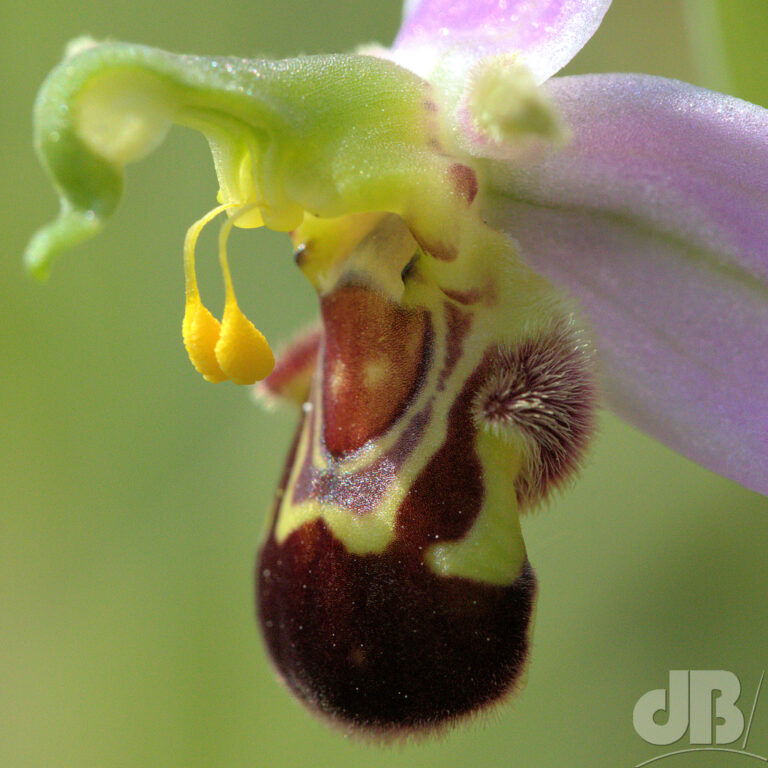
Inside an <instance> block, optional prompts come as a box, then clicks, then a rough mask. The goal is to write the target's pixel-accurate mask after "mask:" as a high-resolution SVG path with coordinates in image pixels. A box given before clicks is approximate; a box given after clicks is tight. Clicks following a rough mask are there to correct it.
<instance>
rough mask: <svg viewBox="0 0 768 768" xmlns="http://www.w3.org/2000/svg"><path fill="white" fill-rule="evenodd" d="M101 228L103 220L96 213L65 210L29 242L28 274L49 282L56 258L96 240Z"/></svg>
mask: <svg viewBox="0 0 768 768" xmlns="http://www.w3.org/2000/svg"><path fill="white" fill-rule="evenodd" d="M101 227H102V221H101V220H100V219H99V218H98V217H97V216H96V215H95V214H94V213H93V211H76V210H69V211H62V213H61V214H60V215H59V218H57V219H55V220H54V221H52V222H51V223H50V224H47V225H46V226H44V227H42V228H41V229H39V230H38V231H37V232H35V234H34V235H33V237H32V239H31V240H30V241H29V245H28V246H27V250H26V251H25V252H24V266H25V268H26V270H27V272H28V273H29V274H30V275H32V276H33V277H36V278H38V279H39V280H45V279H46V278H47V277H48V276H49V274H50V271H51V264H52V263H53V260H54V259H55V257H56V256H58V255H59V254H60V253H61V252H62V251H66V250H69V249H70V248H74V247H75V246H76V245H79V244H80V243H82V242H83V241H85V240H88V239H89V238H91V237H93V236H94V235H96V234H97V233H98V231H99V230H100V229H101Z"/></svg>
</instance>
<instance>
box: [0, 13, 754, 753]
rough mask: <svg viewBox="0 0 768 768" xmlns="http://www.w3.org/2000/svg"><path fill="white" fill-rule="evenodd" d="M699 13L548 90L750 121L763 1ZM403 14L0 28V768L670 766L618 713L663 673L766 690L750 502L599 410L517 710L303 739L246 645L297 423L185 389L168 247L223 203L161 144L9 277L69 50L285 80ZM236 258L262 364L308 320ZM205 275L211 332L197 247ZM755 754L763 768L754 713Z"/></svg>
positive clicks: (629, 21)
mask: <svg viewBox="0 0 768 768" xmlns="http://www.w3.org/2000/svg"><path fill="white" fill-rule="evenodd" d="M720 10H721V11H723V13H722V21H723V26H722V29H723V33H724V34H723V36H722V38H721V36H720V30H719V29H718V27H717V24H716V21H717V18H716V17H717V11H718V7H717V6H716V5H715V4H714V3H713V2H698V1H697V0H694V1H692V2H687V3H682V2H677V0H615V2H614V6H613V8H612V9H611V11H610V12H609V14H608V16H607V19H606V21H605V23H604V25H603V27H602V28H601V29H600V31H599V32H598V34H597V35H596V36H595V38H594V39H593V40H592V41H591V42H590V44H589V45H588V46H587V48H586V49H585V50H584V51H583V52H582V53H581V54H579V55H578V56H577V57H576V59H575V61H574V62H573V64H572V65H571V66H570V67H569V71H571V72H588V71H611V70H614V71H641V72H650V73H654V74H661V75H666V76H670V77H679V78H683V79H686V80H689V81H693V82H696V83H699V84H702V85H708V86H711V87H718V88H721V89H724V90H728V91H729V92H731V93H735V94H737V95H744V96H748V97H749V98H751V99H753V100H755V101H758V102H759V103H762V104H763V105H764V106H768V88H767V85H766V75H765V64H764V62H765V45H766V41H768V25H767V24H766V16H767V15H768V5H767V4H766V2H765V0H727V1H726V0H724V2H723V3H722V6H721V7H720ZM398 19H399V7H398V5H397V2H396V0H387V2H378V3H376V4H372V5H366V4H363V3H360V2H356V1H355V0H331V2H327V3H321V2H319V0H318V1H317V2H301V1H300V0H262V1H261V2H255V0H249V2H245V0H229V2H226V3H224V2H215V1H214V2H203V0H185V2H179V1H178V0H167V1H165V2H156V1H155V0H130V2H129V0H111V1H110V2H102V3H98V2H93V1H92V0H74V2H71V3H54V2H52V1H51V0H28V1H27V2H24V3H23V4H22V2H21V0H10V3H9V2H8V1H7V0H6V2H5V3H4V5H3V13H2V24H0V65H1V67H2V88H0V107H1V109H0V114H1V115H2V120H0V138H1V139H2V143H1V144H0V146H1V147H2V150H1V151H0V165H1V167H0V184H1V185H2V195H1V197H0V200H2V202H1V203H0V216H1V217H2V219H1V223H2V232H3V233H4V236H5V246H4V249H3V255H2V259H0V363H1V364H2V373H1V374H0V446H2V449H0V450H2V454H1V455H0V458H1V460H0V766H3V768H6V767H7V768H22V767H24V768H26V767H27V766H34V767H35V768H38V767H39V768H59V767H60V766H61V767H62V768H63V767H65V766H66V767H67V768H70V767H71V768H91V767H92V766H93V767H94V768H95V767H96V766H98V767H99V768H107V767H111V766H121V767H122V766H130V767H131V768H134V767H138V766H142V767H143V766H148V767H150V768H154V766H158V767H165V766H174V767H175V766H178V767H183V768H203V767H205V768H209V767H210V768H229V767H230V766H231V767H233V768H240V767H243V768H246V767H247V768H251V767H260V766H281V767H282V766H286V767H288V768H292V767H293V766H297V767H302V768H303V767H304V766H347V765H348V766H353V765H354V766H385V765H386V766H392V765H402V766H445V767H446V768H448V767H452V766H484V767H486V766H487V768H496V767H497V766H498V768H508V767H509V768H511V767H512V766H544V767H547V766H560V765H568V766H632V765H635V764H636V763H638V762H640V761H641V760H644V759H648V758H650V757H653V756H654V755H656V754H659V753H660V752H662V751H663V750H661V749H659V748H656V747H652V746H650V745H648V744H645V743H644V742H643V741H642V740H641V739H640V738H639V737H638V736H637V735H636V734H635V732H634V730H633V727H632V709H633V706H634V703H635V701H636V700H637V699H638V697H639V696H640V695H641V694H642V693H644V692H645V691H647V690H649V689H651V688H659V687H662V686H664V685H665V684H666V681H667V674H668V670H669V669H675V668H682V669H696V668H700V669H718V668H723V669H728V670H732V671H733V672H735V673H737V674H738V675H739V676H740V678H741V681H742V684H743V691H744V692H743V699H742V704H743V706H742V708H743V709H745V710H747V711H748V710H749V707H750V705H751V701H752V697H753V696H754V691H755V687H756V684H757V680H758V678H759V675H760V671H761V670H762V669H763V668H764V667H768V617H767V615H766V592H767V590H766V587H767V586H768V575H766V557H765V548H766V542H767V541H768V510H766V506H768V504H767V503H766V499H765V498H763V497H761V496H758V495H756V494H753V493H750V492H748V491H745V490H743V489H741V488H739V487H738V486H736V485H734V484H732V483H730V482H728V481H726V480H724V479H722V478H719V477H716V476H715V475H713V474H711V473H709V472H707V471H705V470H704V469H701V468H699V467H697V466H694V465H693V464H691V463H690V462H688V461H686V460H685V459H683V458H681V457H679V456H676V455H675V454H673V453H672V452H671V451H669V450H668V449H666V448H665V447H663V446H661V445H659V444H657V443H655V442H653V441H652V440H650V439H648V438H646V437H644V436H643V435H641V434H639V433H637V432H636V431H634V430H633V429H631V428H629V427H627V426H626V425H624V424H623V423H621V422H619V421H617V420H616V419H614V418H613V417H611V416H610V415H609V414H606V415H604V417H603V419H602V430H601V432H600V434H599V436H598V438H597V439H596V440H595V444H594V449H593V451H592V453H591V457H590V459H589V462H588V464H587V466H586V468H585V470H584V472H583V473H582V476H581V478H580V479H579V481H578V482H577V483H576V484H574V487H573V488H572V489H571V490H569V491H568V492H566V493H563V494H562V496H561V498H559V499H557V500H556V501H555V502H554V503H553V504H551V505H550V507H549V508H548V509H545V510H542V511H540V512H539V513H537V514H536V515H535V516H533V517H531V518H529V519H527V520H526V521H525V522H524V533H525V536H526V541H527V544H528V549H529V555H530V559H531V561H532V563H533V565H534V567H535V568H536V569H537V572H538V575H539V579H540V601H539V612H538V617H537V626H536V633H535V644H534V649H533V658H532V663H531V665H530V669H529V674H528V682H527V687H526V689H525V690H524V692H523V693H522V694H521V695H519V696H517V697H516V698H514V699H513V700H511V701H509V702H508V703H506V704H505V705H503V706H502V707H500V708H498V709H497V710H495V711H493V712H491V713H490V714H487V715H483V716H482V717H479V718H478V719H477V720H476V721H475V722H473V723H470V724H465V725H462V726H461V727H459V728H457V729H456V730H454V731H452V732H449V733H446V734H444V735H442V736H441V737H440V738H439V739H428V740H424V741H422V742H419V743H408V744H405V745H400V746H396V747H394V748H385V747H382V746H381V745H377V744H364V743H360V742H358V741H355V740H353V739H350V738H348V737H345V736H343V735H342V734H340V733H338V732H335V731H333V730H332V729H330V728H329V727H327V726H326V725H324V724H322V723H320V722H318V721H316V720H315V719H313V718H312V717H310V716H309V715H308V714H307V713H305V711H304V710H303V709H302V708H301V707H300V706H299V705H298V704H297V703H296V702H294V701H293V700H292V698H291V697H290V696H289V695H288V693H287V692H286V691H285V690H284V689H283V688H282V687H281V685H280V684H278V683H277V682H276V680H275V679H274V677H273V675H272V673H271V670H270V669H269V666H268V663H267V661H266V658H265V653H264V649H263V646H262V643H261V640H260V638H259V637H258V635H257V632H256V629H255V625H254V620H253V596H252V568H253V559H254V551H255V548H256V546H257V542H258V540H259V537H260V535H261V531H262V528H263V526H264V523H265V510H266V508H267V505H268V503H269V501H270V498H271V494H272V491H273V488H274V485H275V483H276V480H277V477H278V474H279V472H280V470H281V466H282V460H283V454H284V452H285V451H286V448H287V444H288V441H289V439H290V437H291V432H292V428H293V420H294V417H293V415H292V414H290V413H283V412H277V413H274V414H267V413H264V412H263V411H262V410H260V409H259V408H257V407H255V406H254V405H253V403H252V402H251V400H250V398H249V396H248V392H247V391H245V390H243V389H237V388H235V387H233V386H230V385H218V386H213V385H210V384H207V383H205V382H203V380H202V379H201V378H200V376H198V375H197V374H196V373H195V372H194V371H193V370H192V368H191V366H190V365H189V363H188V361H187V359H186V355H185V353H184V350H183V347H182V344H181V341H180V327H181V313H182V303H183V301H182V300H183V297H182V270H181V244H182V240H183V236H184V232H185V230H186V228H187V226H188V225H189V224H190V223H191V222H192V221H193V220H194V219H195V218H197V217H198V216H199V215H201V214H202V213H204V212H205V211H207V210H208V209H209V208H210V207H212V205H213V204H214V202H213V201H214V196H215V191H216V185H215V179H214V174H213V169H212V163H211V161H210V157H209V155H208V151H207V147H206V145H205V142H204V140H203V139H202V138H201V137H200V136H198V135H193V134H189V133H185V132H183V131H180V130H179V131H174V133H173V134H172V136H171V140H170V141H168V142H167V143H166V144H165V145H164V146H163V147H162V148H161V150H160V151H159V152H158V153H157V154H156V155H154V156H153V157H152V159H151V161H150V162H148V163H145V164H141V165H139V166H136V167H132V168H131V169H130V170H129V174H128V183H127V194H126V196H125V200H124V203H123V205H122V206H121V208H120V209H119V212H118V214H117V215H116V216H115V219H114V221H113V222H112V223H111V224H110V226H109V227H108V228H107V229H106V231H105V232H104V234H103V235H102V236H101V237H100V238H99V239H97V240H96V241H94V242H93V243H89V244H87V245H85V246H83V247H81V248H79V249H78V250H77V251H76V252H74V253H71V254H69V255H68V256H67V257H66V259H65V260H62V261H61V262H60V263H59V264H57V266H56V268H55V269H54V273H53V276H52V278H51V280H50V281H49V282H48V283H47V284H45V285H38V284H34V283H32V282H30V281H28V280H27V279H25V277H24V275H23V273H22V270H21V253H22V250H23V248H24V245H25V242H26V240H27V238H28V236H29V234H30V233H31V232H32V231H33V229H34V228H35V227H37V226H38V225H40V224H42V223H43V222H45V221H46V220H48V219H49V218H50V217H51V216H53V215H54V214H55V211H56V201H55V198H54V195H53V194H52V192H51V189H50V187H49V184H48V182H47V180H46V178H45V177H44V175H43V173H42V171H41V170H40V168H39V167H38V165H37V163H36V161H35V158H34V155H33V152H32V149H31V140H30V137H31V128H30V115H31V111H32V103H33V99H34V95H35V92H36V89H37V87H38V86H39V84H40V82H41V81H42V79H43V77H44V76H45V74H46V72H47V71H48V70H49V69H50V68H51V67H52V66H53V65H54V64H55V63H56V61H57V60H58V58H59V56H60V55H61V52H62V50H63V46H64V45H65V43H66V42H67V40H69V39H70V38H72V37H75V36H77V35H80V34H82V33H84V32H88V33H90V34H92V35H94V36H96V37H100V38H103V37H107V36H114V37H116V38H119V39H125V40H132V41H137V42H143V43H148V44H153V45H158V46H162V47H165V48H168V49H171V50H178V51H189V52H195V53H211V54H214V53H215V54H228V53H229V54H235V55H242V56H253V55H258V54H265V55H271V56H284V55H290V54H295V53H297V52H307V53H311V52H323V51H336V50H347V49H350V48H351V47H353V46H354V45H355V44H357V43H359V42H364V41H370V40H378V41H380V42H382V43H387V42H388V41H389V40H391V39H392V37H393V35H394V33H395V31H396V29H397V26H398ZM713 22H714V23H713ZM724 65H725V66H724ZM231 247H232V262H233V270H234V272H235V284H236V286H237V287H238V288H239V296H240V298H241V304H242V305H243V307H244V309H245V310H246V312H247V314H248V315H249V316H251V317H252V318H253V319H254V321H255V322H256V325H257V326H258V327H259V328H261V329H262V330H263V331H264V332H265V334H266V335H267V337H268V338H269V339H271V340H273V341H279V340H281V339H286V338H288V337H289V336H290V335H291V333H293V332H294V331H296V330H297V329H299V328H301V327H302V326H303V325H305V324H306V323H308V322H310V321H311V318H312V316H313V314H314V312H315V309H314V297H313V295H312V293H311V291H310V289H309V288H308V286H307V285H306V284H305V282H304V281H303V280H302V279H301V277H300V275H299V274H298V272H297V270H296V269H295V267H294V266H293V263H292V260H291V259H290V247H289V245H288V243H287V241H286V240H284V239H283V238H282V237H281V236H278V235H275V234H273V233H269V232H259V233H256V234H254V233H253V232H247V233H242V232H236V233H235V235H234V236H233V238H232V241H231ZM199 253H200V257H199V259H198V260H199V262H200V265H201V281H202V283H203V285H204V290H205V292H206V296H207V297H208V298H209V299H210V303H211V304H212V305H213V306H214V308H215V307H217V306H220V298H221V296H220V290H219V288H218V285H219V277H218V275H217V273H216V269H215V263H214V262H215V258H214V256H213V235H212V234H211V233H207V237H205V236H204V237H203V239H202V240H201V249H200V251H199ZM206 254H208V255H207V256H206ZM217 291H218V294H217ZM217 302H219V304H217ZM729 396H732V397H738V396H739V393H738V392H734V393H729ZM680 746H686V744H685V741H684V742H682V743H681V744H680ZM749 746H750V748H751V749H752V750H753V751H755V752H758V753H761V754H768V692H766V693H764V695H763V698H762V699H761V703H760V704H758V708H757V713H756V716H755V721H754V724H753V726H752V734H751V737H750V743H749ZM745 760H746V759H745V758H743V757H738V756H730V757H729V756H727V755H723V754H720V755H707V754H704V755H696V756H688V757H677V758H669V760H668V761H664V762H662V763H661V764H662V765H664V764H668V765H670V766H673V765H675V766H683V765H687V766H713V767H714V768H717V766H730V765H741V764H743V763H745Z"/></svg>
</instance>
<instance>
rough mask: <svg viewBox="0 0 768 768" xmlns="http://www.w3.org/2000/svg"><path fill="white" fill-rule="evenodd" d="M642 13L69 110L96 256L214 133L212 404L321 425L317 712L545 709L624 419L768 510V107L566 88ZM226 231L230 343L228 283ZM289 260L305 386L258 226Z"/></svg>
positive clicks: (190, 245) (322, 59) (312, 595)
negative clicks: (595, 44) (153, 162)
mask: <svg viewBox="0 0 768 768" xmlns="http://www.w3.org/2000/svg"><path fill="white" fill-rule="evenodd" d="M609 5H610V0H408V1H407V2H406V7H405V11H404V20H403V24H402V28H401V29H400V32H399V34H398V36H397V39H396V40H395V43H394V45H393V47H392V48H389V49H385V48H379V47H375V46H368V47H366V48H363V49H361V50H360V51H358V52H357V53H354V54H349V55H327V56H306V57H300V58H296V59H290V60H285V61H267V60H253V61H251V60H243V59H234V58H205V57H199V56H182V55H175V54H170V53H166V52H163V51H160V50H156V49H151V48H147V47H143V46H139V45H130V44H121V43H105V44H97V43H94V42H93V41H90V40H80V41H76V42H75V43H74V44H73V45H72V46H71V48H70V50H69V51H68V55H67V56H66V58H65V60H64V61H63V62H62V63H61V64H60V65H59V66H58V68H57V69H55V70H54V71H53V72H52V74H51V75H50V76H49V78H48V79H47V81H46V82H45V84H44V85H43V87H42V89H41V92H40V95H39V97H38V101H37V105H36V111H35V140H36V147H37V151H38V154H39V156H40V158H41V161H42V162H43V164H44V166H45V168H46V169H47V171H48V173H49V175H50V177H51V179H52V180H53V183H54V185H55V186H56V188H57V190H58V193H59V195H60V198H61V213H60V216H59V218H58V219H57V220H56V221H54V222H53V223H52V224H49V225H48V226H47V227H45V228H44V229H42V230H41V231H40V232H39V233H38V234H37V235H36V236H35V237H34V238H33V240H32V242H31V243H30V246H29V249H28V251H27V254H26V261H27V265H28V267H29V269H30V270H31V271H32V272H33V273H36V274H38V275H43V274H45V273H47V271H48V268H49V265H50V263H51V260H52V259H53V257H55V256H56V255H57V254H58V253H59V252H60V251H62V250H64V249H66V248H70V247H72V246H74V245H76V244H77V243H79V242H81V241H83V240H85V239H86V238H88V237H91V236H92V235H94V234H95V233H96V232H97V231H98V230H99V229H100V227H101V226H102V224H103V223H104V221H105V220H106V219H107V218H108V217H109V216H110V214H111V213H112V212H113V211H114V209H115V207H116V205H117V203H118V200H119V197H120V195H121V189H122V180H123V171H124V168H125V166H126V165H128V164H129V163H132V162H135V161H137V160H139V159H141V158H143V157H144V156H146V155H148V154H149V153H150V152H152V150H154V149H155V148H156V147H157V146H158V145H159V144H160V142H162V141H163V140H164V138H165V136H166V134H167V133H168V130H169V128H170V127H171V125H173V124H179V125H182V126H187V127H191V128H194V129H196V130H199V131H201V132H202V133H203V134H204V135H205V136H206V138H207V139H208V142H209V143H210V146H211V150H212V154H213V159H214V164H215V170H216V174H217V177H218V182H219V199H218V205H217V206H216V207H214V208H213V210H212V211H211V212H210V213H208V214H206V215H205V216H203V217H202V218H201V219H200V220H199V221H197V222H196V223H195V224H193V226H192V227H191V228H190V229H189V232H188V234H187V238H186V242H185V245H184V256H183V263H184V274H185V278H186V285H185V287H186V309H185V315H184V321H183V328H182V333H183V339H184V343H185V345H186V348H187V351H188V353H189V356H190V359H191V361H192V363H193V364H194V366H195V367H196V368H197V370H198V371H199V372H200V373H201V374H202V375H203V376H204V377H205V378H206V379H207V380H209V381H214V382H216V381H227V380H229V381H232V382H235V383H240V384H251V383H253V382H255V381H257V380H263V381H262V383H261V384H260V385H258V386H259V391H260V392H261V393H262V394H263V395H265V396H267V397H271V398H276V399H281V400H285V401H287V402H291V403H295V404H297V405H298V406H300V408H299V410H300V414H301V416H300V420H299V426H298V430H297V433H296V438H295V441H294V443H293V447H292V449H291V451H290V455H289V457H288V460H287V464H286V469H285V472H284V474H283V478H282V480H281V482H280V485H279V490H278V492H277V495H276V498H275V501H274V505H273V512H272V515H271V517H270V520H269V524H268V532H267V535H266V538H265V540H264V543H263V546H262V548H261V552H260V554H259V560H258V565H257V570H256V582H257V592H258V604H259V621H260V624H261V628H262V631H263V634H264V638H265V641H266V645H267V648H268V650H269V653H270V655H271V658H272V661H273V662H274V665H275V667H276V670H277V672H278V674H279V675H280V677H281V678H282V679H283V680H284V681H285V683H286V684H287V685H288V686H289V687H290V689H291V690H292V691H293V692H294V693H295V694H296V695H297V696H298V698H299V699H301V700H302V701H303V702H304V703H305V704H306V705H308V706H309V707H310V708H311V709H313V710H315V711H316V712H318V713H320V714H322V715H324V716H326V717H329V718H331V719H333V720H334V721H335V722H337V723H341V724H342V725H345V726H350V727H354V728H358V729H361V730H363V731H365V732H368V733H378V734H385V735H386V734H390V733H400V732H413V731H424V730H428V729H432V728H436V727H439V726H441V725H444V724H448V723H451V722H454V721H455V720H456V719H457V718H459V717H461V716H465V715H467V714H471V713H473V712H475V711H477V710H478V709H480V708H482V707H484V706H486V705H489V704H491V703H493V702H496V701H498V700H500V699H501V698H503V697H504V695H505V694H507V693H509V692H510V691H512V690H514V689H515V687H516V685H517V684H518V683H519V681H520V679H521V673H522V671H523V669H524V665H525V661H526V657H527V655H528V651H529V645H530V632H531V625H532V615H533V610H534V604H535V599H536V581H535V577H534V572H533V569H532V567H531V565H530V563H529V562H528V558H527V555H526V550H525V545H524V542H523V538H522V534H521V529H520V522H519V517H520V513H521V512H523V511H525V510H529V509H533V508H535V507H536V506H537V505H539V504H540V503H541V501H542V500H543V499H545V498H546V497H547V496H548V495H549V494H550V493H551V492H552V491H553V490H555V489H558V488H560V487H561V486H562V485H563V484H564V483H565V482H567V481H568V480H569V479H571V478H572V477H573V475H574V473H575V472H576V471H577V469H578V467H579V465H580V462H581V460H582V458H583V456H584V453H585V451H586V449H587V446H588V443H589V439H590V437H591V435H592V433H593V431H594V413H595V409H596V406H597V404H598V402H599V401H604V402H605V403H606V404H607V405H609V406H610V407H612V408H613V409H615V410H616V411H617V413H619V414H620V415H621V416H623V417H625V418H626V419H628V420H629V421H630V422H632V423H633V424H635V425H637V426H639V427H640V428H642V429H644V430H646V431H647V432H649V433H650V434H651V435H653V436H654V437H656V438H658V439H659V440H662V441H663V442H666V443H667V444H668V445H670V446H672V447H673V448H674V449H676V450H677V451H680V452H681V453H683V454H685V455H686V456H688V457H690V458H691V459H693V460H694V461H697V462H699V463H701V464H703V465H705V466H706V467H708V468H710V469H712V470H714V471H716V472H720V473H722V474H724V475H726V476H728V477H730V478H732V479H733V480H736V481H738V482H740V483H742V484H744V485H746V486H748V487H749V488H752V489H754V490H757V491H760V492H762V493H768V355H767V354H766V350H768V111H766V110H764V109H761V108H760V107H757V106H753V105H751V104H748V103H745V102H743V101H740V100H738V99H736V98H732V97H730V96H725V95H721V94H716V93H711V92H708V91H705V90H702V89H700V88H696V87H693V86H690V85H686V84H684V83H680V82H676V81H671V80H665V79H660V78H657V77H650V76H644V75H615V74H614V75H593V76H578V77H560V78H553V79H550V78H551V77H552V76H553V75H555V74H556V72H557V71H558V70H560V69H561V68H562V67H563V66H564V65H565V64H566V63H567V62H568V61H569V60H570V59H571V58H572V57H573V56H574V54H576V52H577V51H578V50H579V49H580V48H581V47H582V46H583V45H584V44H585V43H586V42H587V41H588V39H589V38H590V37H591V35H592V34H593V33H594V31H595V30H596V29H597V27H598V25H599V24H600V22H601V20H602V17H603V15H604V14H605V12H606V11H607V10H608V7H609ZM219 215H221V216H222V218H223V220H224V224H223V225H222V227H221V230H220V238H219V258H220V261H221V268H222V274H223V278H224V283H225V288H226V303H225V308H224V311H223V315H222V318H221V320H219V319H217V318H216V317H214V315H213V314H212V313H211V312H210V311H209V310H208V309H207V308H206V306H205V304H204V303H203V300H202V298H201V293H200V290H199V288H198V285H197V281H196V278H195V256H196V242H197V238H198V235H199V233H200V230H201V229H202V228H203V227H204V226H205V225H206V224H207V223H208V222H209V221H211V220H212V219H214V218H215V217H217V216H219ZM261 225H266V226H267V227H270V228H272V229H276V230H279V231H284V232H289V233H290V236H291V238H292V241H293V246H294V251H295V260H296V263H297V265H298V268H299V270H300V271H301V272H302V273H303V274H304V276H305V277H306V278H307V279H308V280H309V281H310V283H311V284H312V285H313V286H314V288H315V289H316V291H317V294H318V297H319V307H320V324H319V326H318V328H317V329H316V330H314V331H311V332H308V333H307V334H305V335H304V336H302V337H301V338H299V339H298V340H297V341H296V342H295V343H294V344H292V345H290V346H289V347H288V348H287V349H286V351H285V352H284V353H283V354H282V355H280V356H278V358H277V360H276V361H275V359H274V358H273V355H272V352H271V349H270V347H269V345H268V343H267V341H266V340H265V339H264V337H263V336H262V335H261V334H260V333H259V332H258V331H257V330H256V328H255V327H254V326H253V324H252V323H251V322H250V320H248V319H247V318H246V317H245V315H244V314H243V313H242V311H241V310H240V309H239V307H238V304H237V299H236V297H235V292H234V288H233V284H232V280H231V278H230V274H229V268H228V264H227V251H226V243H227V237H228V234H229V232H230V230H231V228H232V227H233V226H237V227H242V228H253V227H258V226H261Z"/></svg>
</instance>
